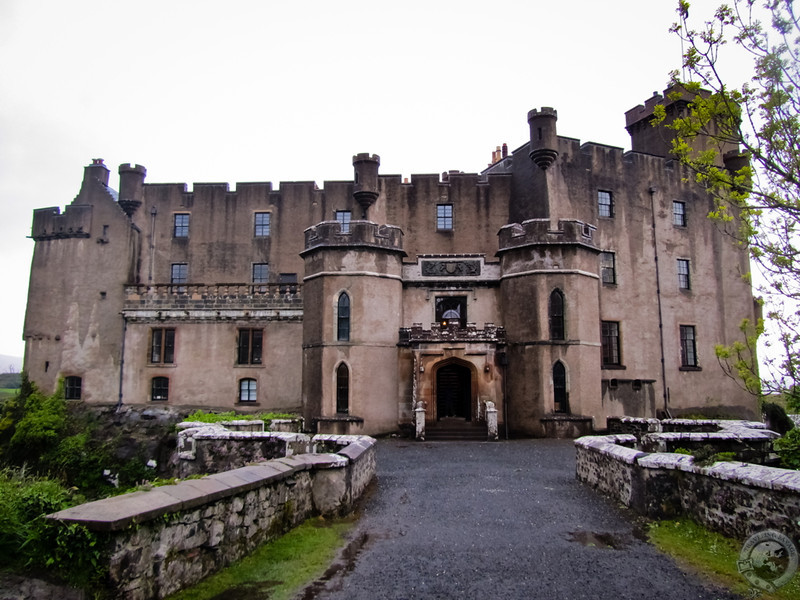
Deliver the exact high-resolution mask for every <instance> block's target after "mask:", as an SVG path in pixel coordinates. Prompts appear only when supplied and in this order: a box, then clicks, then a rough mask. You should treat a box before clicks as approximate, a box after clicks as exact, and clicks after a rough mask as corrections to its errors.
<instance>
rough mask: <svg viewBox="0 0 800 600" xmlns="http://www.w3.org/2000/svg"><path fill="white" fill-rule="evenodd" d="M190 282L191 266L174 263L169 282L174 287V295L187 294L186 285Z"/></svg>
mask: <svg viewBox="0 0 800 600" xmlns="http://www.w3.org/2000/svg"><path fill="white" fill-rule="evenodd" d="M188 281H189V265H187V264H186V263H173V264H172V271H171V273H170V280H169V282H170V283H171V284H172V285H173V286H174V287H173V288H172V291H173V293H177V294H185V293H186V285H185V284H186V283H187V282H188Z"/></svg>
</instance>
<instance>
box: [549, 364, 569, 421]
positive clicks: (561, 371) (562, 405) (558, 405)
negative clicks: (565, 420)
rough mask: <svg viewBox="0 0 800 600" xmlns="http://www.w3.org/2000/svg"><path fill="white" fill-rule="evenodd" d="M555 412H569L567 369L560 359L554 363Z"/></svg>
mask: <svg viewBox="0 0 800 600" xmlns="http://www.w3.org/2000/svg"><path fill="white" fill-rule="evenodd" d="M553 412H557V413H563V414H569V402H568V399H567V370H566V369H565V368H564V363H562V362H561V361H560V360H559V361H556V364H554V365H553Z"/></svg>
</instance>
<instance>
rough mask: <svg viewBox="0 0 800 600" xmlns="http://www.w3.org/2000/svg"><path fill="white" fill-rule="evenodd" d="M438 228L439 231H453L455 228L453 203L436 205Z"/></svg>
mask: <svg viewBox="0 0 800 600" xmlns="http://www.w3.org/2000/svg"><path fill="white" fill-rule="evenodd" d="M436 229H437V231H452V230H453V205H452V204H437V205H436Z"/></svg>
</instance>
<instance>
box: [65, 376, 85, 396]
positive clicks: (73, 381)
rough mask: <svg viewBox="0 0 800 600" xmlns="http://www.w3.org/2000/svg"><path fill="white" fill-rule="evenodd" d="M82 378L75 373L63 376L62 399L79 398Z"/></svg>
mask: <svg viewBox="0 0 800 600" xmlns="http://www.w3.org/2000/svg"><path fill="white" fill-rule="evenodd" d="M82 386H83V380H82V379H81V378H80V377H78V376H77V375H69V376H67V377H65V378H64V399H65V400H80V399H81V392H82V389H81V388H82Z"/></svg>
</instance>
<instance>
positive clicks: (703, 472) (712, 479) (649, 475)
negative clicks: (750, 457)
mask: <svg viewBox="0 0 800 600" xmlns="http://www.w3.org/2000/svg"><path fill="white" fill-rule="evenodd" d="M718 424H719V422H718ZM633 425H637V426H643V431H648V430H649V431H652V429H649V428H648V427H647V425H648V424H641V423H639V424H633ZM753 426H754V427H759V426H760V427H763V425H761V424H753ZM746 429H748V428H747V427H745V426H744V425H743V423H742V422H736V426H735V427H732V428H731V430H729V431H728V435H729V436H730V437H731V438H732V439H733V440H734V441H735V439H737V436H739V435H743V436H747V435H751V434H752V430H751V433H750V434H747V433H746V431H745V430H746ZM760 431H761V433H763V434H764V435H766V436H770V437H773V438H774V437H777V434H774V433H773V432H770V431H768V430H763V429H762V430H760ZM724 432H725V428H724V426H723V428H722V431H720V432H717V433H711V432H709V433H684V434H682V435H704V436H713V437H718V436H720V435H724ZM657 435H659V434H656V433H647V434H645V435H643V436H642V439H644V438H650V439H649V440H646V442H647V443H648V444H652V443H654V440H653V439H652V437H651V436H657ZM666 435H668V436H669V437H670V438H672V436H674V433H670V434H666ZM759 439H760V438H759ZM705 440H706V441H707V442H708V443H711V442H712V441H713V439H710V438H708V437H706V438H705ZM639 443H640V441H639V440H637V438H636V436H634V435H632V434H617V435H607V436H590V437H583V438H580V439H578V440H576V441H575V447H576V475H577V477H578V479H579V480H580V481H583V482H584V483H587V484H589V485H591V486H593V487H595V488H596V489H598V490H599V491H601V492H603V493H604V494H606V495H609V496H611V497H613V498H614V499H616V500H618V501H619V502H621V503H622V504H624V505H626V506H629V507H631V508H633V509H634V510H636V511H637V512H639V513H641V514H643V515H646V516H648V517H650V518H671V517H676V516H680V515H689V516H691V517H692V518H694V519H696V520H697V521H699V522H700V523H702V524H704V525H705V526H707V527H708V528H709V529H713V530H715V531H719V532H721V533H723V534H725V535H727V536H730V537H733V538H738V539H741V540H744V539H746V538H747V537H749V536H750V535H751V534H753V533H755V532H758V531H762V530H764V529H776V530H778V531H781V532H783V533H784V534H786V535H788V536H790V537H791V538H793V539H797V538H798V536H800V471H794V470H788V469H777V468H773V467H765V466H760V465H753V464H748V463H742V462H717V463H714V464H713V465H712V466H709V467H701V466H698V465H695V464H694V459H693V457H691V456H688V455H684V454H674V453H670V452H658V453H649V452H643V451H642V450H639V449H636V448H633V447H628V446H635V445H637V444H639ZM726 443H727V445H728V447H729V446H730V445H731V444H733V441H731V440H727V441H726Z"/></svg>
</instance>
